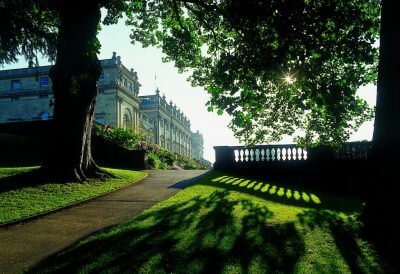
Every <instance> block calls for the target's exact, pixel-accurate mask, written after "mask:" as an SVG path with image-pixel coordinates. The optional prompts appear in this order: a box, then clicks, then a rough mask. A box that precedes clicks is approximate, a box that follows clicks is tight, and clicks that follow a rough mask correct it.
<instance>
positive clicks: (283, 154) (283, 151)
mask: <svg viewBox="0 0 400 274" xmlns="http://www.w3.org/2000/svg"><path fill="white" fill-rule="evenodd" d="M281 153H282V160H283V161H285V160H286V148H283V149H282V150H281Z"/></svg>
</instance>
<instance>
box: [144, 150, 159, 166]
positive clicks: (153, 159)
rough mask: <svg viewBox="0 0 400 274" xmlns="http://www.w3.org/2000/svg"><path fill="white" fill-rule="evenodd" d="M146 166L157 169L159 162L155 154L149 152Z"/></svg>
mask: <svg viewBox="0 0 400 274" xmlns="http://www.w3.org/2000/svg"><path fill="white" fill-rule="evenodd" d="M147 164H148V165H149V166H150V167H151V168H154V169H159V168H160V164H161V161H160V159H159V158H158V156H157V154H156V153H154V152H149V153H148V154H147Z"/></svg>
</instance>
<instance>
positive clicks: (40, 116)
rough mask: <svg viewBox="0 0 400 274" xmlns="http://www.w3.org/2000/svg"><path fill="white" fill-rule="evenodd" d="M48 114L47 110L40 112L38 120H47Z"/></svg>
mask: <svg viewBox="0 0 400 274" xmlns="http://www.w3.org/2000/svg"><path fill="white" fill-rule="evenodd" d="M49 116H50V114H49V113H48V112H42V113H40V115H39V118H40V120H49Z"/></svg>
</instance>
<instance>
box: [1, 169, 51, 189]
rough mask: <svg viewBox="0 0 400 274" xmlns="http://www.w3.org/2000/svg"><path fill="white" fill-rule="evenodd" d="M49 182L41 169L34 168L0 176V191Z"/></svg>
mask: <svg viewBox="0 0 400 274" xmlns="http://www.w3.org/2000/svg"><path fill="white" fill-rule="evenodd" d="M49 183H50V181H49V180H48V178H47V177H46V174H45V173H44V172H43V170H42V169H41V168H36V169H32V170H29V171H27V172H22V173H20V174H16V175H11V176H6V177H3V178H0V193H3V192H6V191H10V190H17V189H21V188H24V187H34V186H40V185H45V184H49Z"/></svg>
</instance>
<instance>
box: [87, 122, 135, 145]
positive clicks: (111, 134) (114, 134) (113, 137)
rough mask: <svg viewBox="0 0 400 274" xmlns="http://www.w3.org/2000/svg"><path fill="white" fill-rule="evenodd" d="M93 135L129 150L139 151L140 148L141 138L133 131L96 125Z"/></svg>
mask: <svg viewBox="0 0 400 274" xmlns="http://www.w3.org/2000/svg"><path fill="white" fill-rule="evenodd" d="M93 133H94V134H95V135H96V136H101V137H103V138H105V139H107V140H109V141H112V142H115V143H117V144H120V145H121V146H124V147H126V148H129V149H137V148H139V146H140V136H139V134H137V133H135V132H134V131H132V130H127V129H123V128H111V127H110V126H109V125H104V127H102V126H99V125H95V126H94V128H93Z"/></svg>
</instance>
